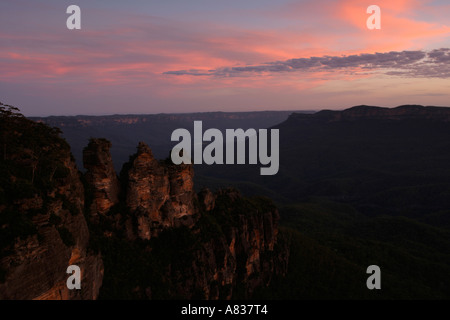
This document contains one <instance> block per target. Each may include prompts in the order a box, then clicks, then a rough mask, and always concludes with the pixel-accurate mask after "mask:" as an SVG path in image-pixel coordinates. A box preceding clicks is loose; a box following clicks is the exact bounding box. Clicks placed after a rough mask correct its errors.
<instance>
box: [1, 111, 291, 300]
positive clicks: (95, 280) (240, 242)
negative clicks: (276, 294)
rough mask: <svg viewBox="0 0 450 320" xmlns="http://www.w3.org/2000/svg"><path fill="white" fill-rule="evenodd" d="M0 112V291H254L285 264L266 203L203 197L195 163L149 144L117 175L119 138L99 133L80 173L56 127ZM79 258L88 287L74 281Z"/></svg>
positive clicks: (95, 294) (226, 194)
mask: <svg viewBox="0 0 450 320" xmlns="http://www.w3.org/2000/svg"><path fill="white" fill-rule="evenodd" d="M0 120H1V121H2V122H5V123H2V126H1V127H0V134H1V136H2V137H3V138H4V139H3V142H4V143H3V148H2V150H1V151H0V153H1V161H0V173H1V175H0V179H1V185H0V299H97V298H104V299H108V298H146V299H148V298H150V299H161V298H164V299H166V298H168V299H172V298H187V299H191V298H202V299H230V298H235V297H240V298H250V297H251V296H252V294H253V292H254V290H255V289H257V288H258V287H262V286H266V285H268V284H270V281H271V279H272V277H273V275H275V274H284V273H285V272H286V270H287V262H288V257H289V251H288V249H287V247H286V246H285V245H283V244H280V243H279V241H277V234H278V219H279V217H278V211H277V209H276V208H275V207H274V206H273V204H272V203H271V202H270V201H268V200H267V199H246V198H244V197H242V196H241V195H240V194H239V193H238V192H237V191H234V190H222V191H218V192H216V193H212V192H210V191H209V190H203V191H202V192H201V193H200V194H198V195H197V194H196V193H195V192H194V187H193V175H194V172H193V167H192V166H191V165H174V164H173V163H171V161H170V160H164V161H158V160H156V159H155V158H154V157H153V154H152V151H151V150H150V148H149V147H148V146H147V145H146V144H145V143H140V144H139V146H138V148H137V153H136V154H135V155H133V156H132V157H130V161H129V162H128V163H127V164H126V165H125V166H124V168H123V170H122V172H121V174H120V178H119V177H118V176H117V174H116V172H115V170H114V166H113V163H112V158H111V154H110V148H111V144H110V143H109V142H108V141H107V140H104V139H91V140H90V142H89V145H88V146H87V147H86V148H85V150H84V157H83V160H84V166H85V168H86V173H85V174H84V175H82V174H81V173H80V172H79V171H78V169H77V167H76V165H75V162H74V159H73V156H72V155H71V153H70V148H69V146H68V145H67V143H66V142H65V141H64V140H63V139H61V138H60V137H59V133H60V132H59V131H58V130H57V129H55V128H49V127H47V126H45V125H43V124H40V123H35V122H32V121H30V120H27V119H25V118H23V117H21V116H19V115H17V116H14V117H10V115H9V114H8V116H5V117H2V118H0ZM7 128H8V129H7ZM6 141H8V144H6ZM69 265H77V266H79V267H80V269H81V290H69V289H68V288H67V286H66V281H67V278H68V277H69V275H68V274H67V273H66V270H67V267H68V266H69Z"/></svg>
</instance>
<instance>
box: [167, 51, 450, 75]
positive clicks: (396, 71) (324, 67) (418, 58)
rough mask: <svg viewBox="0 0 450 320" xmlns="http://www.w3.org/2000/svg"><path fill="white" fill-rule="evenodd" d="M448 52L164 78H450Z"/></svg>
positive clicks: (316, 60) (313, 60)
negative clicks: (333, 75) (379, 75)
mask: <svg viewBox="0 0 450 320" xmlns="http://www.w3.org/2000/svg"><path fill="white" fill-rule="evenodd" d="M449 62H450V49H449V48H441V49H435V50H432V51H429V52H426V51H421V50H417V51H391V52H385V53H378V52H377V53H362V54H358V55H348V56H322V57H310V58H298V59H289V60H285V61H275V62H268V63H264V64H260V65H249V66H238V67H222V68H217V69H214V70H197V69H196V70H179V71H167V72H164V74H167V75H178V76H180V75H188V76H218V77H239V76H249V75H256V74H259V75H264V74H275V73H285V72H322V71H325V72H333V71H344V72H346V71H347V72H352V73H363V72H368V71H373V72H379V73H382V74H385V75H395V76H407V77H430V78H434V77H437V78H450V64H449Z"/></svg>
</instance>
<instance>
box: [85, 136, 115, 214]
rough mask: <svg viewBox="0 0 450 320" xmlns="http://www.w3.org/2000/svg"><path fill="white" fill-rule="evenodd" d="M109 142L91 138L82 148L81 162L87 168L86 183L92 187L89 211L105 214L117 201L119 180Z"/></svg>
mask: <svg viewBox="0 0 450 320" xmlns="http://www.w3.org/2000/svg"><path fill="white" fill-rule="evenodd" d="M110 148H111V142H109V141H107V140H105V139H91V140H90V141H89V145H88V146H87V147H86V148H85V149H84V150H83V163H84V167H85V168H86V169H87V173H86V175H85V177H86V180H87V183H88V184H89V185H90V186H91V187H92V192H93V199H94V200H93V202H92V205H91V213H92V214H93V215H94V217H95V215H97V214H105V213H106V212H108V211H109V209H110V208H111V207H112V206H114V205H116V204H117V203H118V202H119V190H120V189H119V187H120V185H119V180H118V178H117V174H116V172H115V170H114V167H113V165H112V158H111V154H110V152H109V150H110Z"/></svg>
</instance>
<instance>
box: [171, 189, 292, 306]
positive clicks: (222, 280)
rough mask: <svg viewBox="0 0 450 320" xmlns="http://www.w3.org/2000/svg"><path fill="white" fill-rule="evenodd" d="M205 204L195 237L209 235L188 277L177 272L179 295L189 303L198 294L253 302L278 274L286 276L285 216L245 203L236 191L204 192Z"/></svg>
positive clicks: (249, 201) (263, 203) (186, 270)
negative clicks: (281, 224)
mask: <svg viewBox="0 0 450 320" xmlns="http://www.w3.org/2000/svg"><path fill="white" fill-rule="evenodd" d="M200 198H201V200H203V204H204V207H203V208H202V209H203V210H204V211H202V218H201V220H200V222H199V223H200V226H198V227H196V228H194V232H196V233H201V232H203V233H207V235H206V236H205V235H204V236H203V242H202V246H201V248H199V249H198V250H196V251H195V252H194V255H193V256H194V259H192V261H191V264H190V265H189V264H188V265H186V266H185V267H184V274H183V275H182V276H181V275H179V276H178V277H177V274H180V273H178V270H176V269H175V270H172V271H171V278H172V279H173V280H172V281H174V282H175V283H177V286H176V290H177V292H178V293H180V294H182V296H183V297H187V298H193V293H195V292H197V293H201V294H200V296H199V297H200V298H205V299H230V298H232V297H240V298H250V297H251V296H252V294H253V291H254V290H255V289H256V288H258V287H262V286H265V285H269V284H270V281H271V280H272V277H273V276H274V275H275V274H278V275H280V274H281V275H284V274H285V272H286V270H287V263H288V257H289V250H288V249H287V248H286V247H283V246H277V235H278V220H279V214H278V211H277V209H276V208H275V207H274V206H273V204H271V203H270V202H267V200H265V199H258V200H255V199H246V198H243V197H242V196H241V195H240V194H239V193H238V192H237V191H236V190H233V189H229V190H221V191H218V192H217V193H215V194H212V193H211V192H209V191H208V190H204V191H203V192H202V193H201V195H200ZM205 229H208V230H205ZM186 274H187V275H188V276H187V277H186ZM186 278H187V279H188V280H184V281H183V279H186Z"/></svg>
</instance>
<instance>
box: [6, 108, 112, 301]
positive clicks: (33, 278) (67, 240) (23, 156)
mask: <svg viewBox="0 0 450 320" xmlns="http://www.w3.org/2000/svg"><path fill="white" fill-rule="evenodd" d="M2 120H3V121H5V122H6V121H9V120H10V119H2ZM12 121H13V123H12V124H14V126H15V131H14V133H13V134H12V135H11V136H10V139H11V140H9V141H11V144H10V146H8V147H9V151H10V152H9V153H8V154H5V155H4V157H3V161H2V162H1V163H0V170H1V171H2V179H3V180H2V188H1V189H0V194H1V195H2V196H6V197H5V198H3V197H2V198H3V199H2V201H1V203H0V230H1V233H0V240H1V241H0V243H1V245H0V269H1V270H2V277H0V300H1V299H96V298H97V297H98V294H99V290H100V287H101V285H102V279H103V262H102V259H101V257H100V256H99V255H97V254H92V253H91V252H90V251H89V250H88V249H87V248H88V243H89V230H88V226H87V223H86V220H85V218H84V215H83V209H84V190H83V185H82V184H81V181H80V176H79V172H78V169H77V168H76V165H75V162H74V160H73V157H72V156H71V153H70V149H69V146H68V145H67V144H66V142H65V141H64V140H62V139H60V138H59V137H58V132H57V131H56V130H54V129H50V128H48V127H45V126H43V125H40V124H36V123H33V122H31V121H28V120H26V119H25V118H21V117H17V118H16V119H14V120H11V122H12ZM7 124H8V123H7ZM9 124H11V123H9ZM69 265H78V266H79V267H80V269H81V283H82V289H81V290H69V289H68V288H67V286H66V281H67V278H68V277H69V275H68V274H67V273H66V270H67V267H68V266H69Z"/></svg>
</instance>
